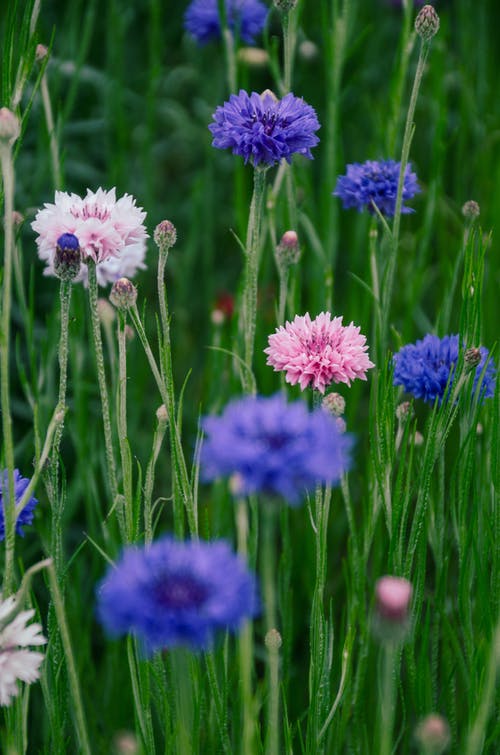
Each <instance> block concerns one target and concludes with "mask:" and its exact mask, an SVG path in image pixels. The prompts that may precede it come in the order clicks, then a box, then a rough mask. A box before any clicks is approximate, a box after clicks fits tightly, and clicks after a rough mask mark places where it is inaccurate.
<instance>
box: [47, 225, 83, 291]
mask: <svg viewBox="0 0 500 755" xmlns="http://www.w3.org/2000/svg"><path fill="white" fill-rule="evenodd" d="M81 264H82V253H81V251H80V242H79V241H78V239H77V238H76V236H75V235H74V234H73V233H63V234H62V236H59V238H58V239H57V246H56V253H55V254H54V273H55V274H56V275H57V277H58V278H59V279H60V280H62V281H72V280H74V279H75V278H76V276H77V275H78V273H79V272H80V267H81Z"/></svg>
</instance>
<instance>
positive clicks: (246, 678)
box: [236, 499, 255, 755]
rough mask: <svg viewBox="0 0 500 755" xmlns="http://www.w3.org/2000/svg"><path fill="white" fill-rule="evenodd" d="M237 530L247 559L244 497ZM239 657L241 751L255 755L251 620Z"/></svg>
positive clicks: (238, 505)
mask: <svg viewBox="0 0 500 755" xmlns="http://www.w3.org/2000/svg"><path fill="white" fill-rule="evenodd" d="M236 532H237V538H238V553H239V554H240V556H241V557H242V558H244V559H245V560H246V559H247V558H248V507H247V502H246V501H245V500H243V499H240V500H239V501H237V503H236ZM238 657H239V664H240V687H241V697H240V699H241V708H242V723H243V732H242V743H241V752H242V753H243V755H253V753H254V752H255V717H254V700H253V695H252V659H253V630H252V623H251V622H250V621H246V622H245V623H244V624H243V626H242V628H241V631H240V634H239V638H238Z"/></svg>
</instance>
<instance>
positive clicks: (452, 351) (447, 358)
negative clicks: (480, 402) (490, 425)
mask: <svg viewBox="0 0 500 755" xmlns="http://www.w3.org/2000/svg"><path fill="white" fill-rule="evenodd" d="M459 343H460V339H459V337H458V335H451V336H444V337H443V338H438V336H434V335H430V334H429V335H426V336H425V338H423V339H422V340H420V341H417V342H416V343H410V344H407V345H406V346H403V348H402V349H400V350H399V351H398V353H397V354H395V355H394V385H402V386H403V388H404V389H405V391H407V392H408V393H411V394H412V395H413V396H415V398H421V399H423V400H424V401H427V403H430V404H432V403H434V401H435V400H436V398H437V399H438V400H439V401H441V400H442V399H443V397H444V395H445V390H446V386H447V385H448V382H449V381H450V379H451V380H452V379H453V374H454V372H455V367H456V364H457V361H458V354H459ZM479 353H480V357H481V358H480V362H479V364H478V365H477V367H476V368H475V372H474V383H473V391H474V392H475V391H476V390H477V387H478V382H479V380H480V379H481V374H482V372H483V368H484V366H485V364H486V362H487V360H488V357H489V352H488V350H487V349H485V348H484V347H481V348H480V349H479ZM495 375H496V370H495V365H494V363H493V361H492V360H491V359H490V360H489V361H488V363H487V364H486V369H485V372H484V375H483V377H482V379H481V387H480V389H479V390H480V396H481V398H482V399H485V398H490V397H491V396H493V393H494V390H495Z"/></svg>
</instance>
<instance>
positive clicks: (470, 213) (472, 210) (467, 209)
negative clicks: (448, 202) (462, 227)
mask: <svg viewBox="0 0 500 755" xmlns="http://www.w3.org/2000/svg"><path fill="white" fill-rule="evenodd" d="M480 212H481V210H480V207H479V205H478V203H477V202H475V201H474V200H473V199H469V201H468V202H466V203H465V204H464V206H463V207H462V215H463V216H464V218H465V219H466V220H475V219H476V218H478V217H479V215H480Z"/></svg>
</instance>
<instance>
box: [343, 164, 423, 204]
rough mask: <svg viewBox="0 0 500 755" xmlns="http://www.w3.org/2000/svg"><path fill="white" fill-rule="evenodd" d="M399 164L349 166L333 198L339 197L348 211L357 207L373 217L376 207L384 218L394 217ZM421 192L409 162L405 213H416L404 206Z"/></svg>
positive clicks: (405, 177)
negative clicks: (407, 200) (365, 210)
mask: <svg viewBox="0 0 500 755" xmlns="http://www.w3.org/2000/svg"><path fill="white" fill-rule="evenodd" d="M400 165H401V163H397V162H396V161H395V160H367V161H366V162H364V163H352V164H351V165H348V166H347V174H346V175H345V176H339V178H338V180H337V185H336V187H335V191H334V192H333V196H334V197H340V199H341V200H342V203H343V206H344V209H346V210H347V209H349V208H350V207H355V208H356V209H357V210H358V211H359V212H361V211H362V210H363V209H364V208H365V207H366V208H367V209H368V211H369V212H371V213H372V214H373V213H374V212H375V210H374V207H373V204H375V205H376V206H377V208H378V209H379V211H380V212H381V213H382V215H386V216H390V215H394V213H395V211H396V196H397V193H398V181H399V169H400ZM419 191H420V187H419V185H418V183H417V176H416V175H415V173H413V172H412V170H411V165H410V163H408V165H407V166H406V170H405V175H404V182H403V197H402V198H403V204H402V207H401V212H402V213H408V212H414V210H412V209H411V208H410V207H405V206H404V201H405V200H406V199H411V198H412V197H414V196H415V194H417V193H418V192H419Z"/></svg>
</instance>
